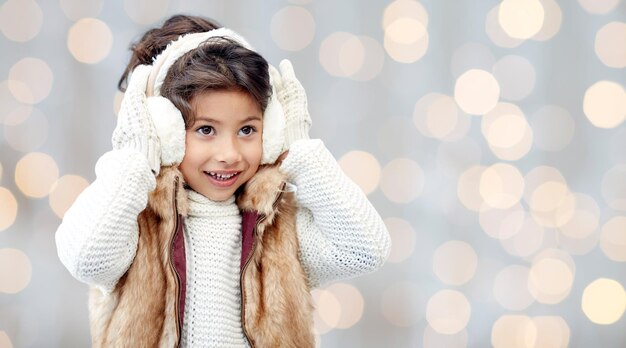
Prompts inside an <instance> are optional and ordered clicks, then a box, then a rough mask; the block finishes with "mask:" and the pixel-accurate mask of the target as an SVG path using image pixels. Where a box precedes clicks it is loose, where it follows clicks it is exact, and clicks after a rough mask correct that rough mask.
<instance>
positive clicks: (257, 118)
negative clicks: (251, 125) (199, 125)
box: [194, 116, 262, 124]
mask: <svg viewBox="0 0 626 348" xmlns="http://www.w3.org/2000/svg"><path fill="white" fill-rule="evenodd" d="M194 121H195V122H198V121H205V122H208V123H214V124H221V123H222V122H221V121H218V120H216V119H214V118H210V117H208V116H199V117H196V118H195V120H194ZM250 121H262V119H261V117H260V116H248V117H247V118H246V119H245V120H242V121H241V123H246V122H250ZM195 122H194V123H195Z"/></svg>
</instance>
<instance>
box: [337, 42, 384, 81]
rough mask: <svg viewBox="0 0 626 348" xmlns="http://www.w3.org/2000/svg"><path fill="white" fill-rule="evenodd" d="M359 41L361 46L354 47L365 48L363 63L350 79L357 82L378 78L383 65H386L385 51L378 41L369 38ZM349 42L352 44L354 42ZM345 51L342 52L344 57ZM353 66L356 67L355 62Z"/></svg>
mask: <svg viewBox="0 0 626 348" xmlns="http://www.w3.org/2000/svg"><path fill="white" fill-rule="evenodd" d="M358 40H359V41H360V45H353V46H355V47H362V48H363V62H362V63H361V64H360V68H359V69H358V70H357V71H356V72H355V73H354V74H352V75H350V78H351V79H354V80H356V81H368V80H371V79H373V78H374V77H376V76H378V75H379V74H380V72H381V71H382V70H383V65H384V64H385V50H384V49H383V47H382V46H381V45H380V43H379V42H378V41H377V40H375V39H373V38H371V37H369V36H359V37H358ZM348 42H352V40H349V41H348ZM344 51H346V49H345V48H344V49H342V51H341V55H342V57H343V55H344ZM348 51H349V50H348ZM342 61H343V60H342ZM352 64H353V65H354V66H356V64H355V62H352Z"/></svg>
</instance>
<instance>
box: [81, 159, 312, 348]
mask: <svg viewBox="0 0 626 348" xmlns="http://www.w3.org/2000/svg"><path fill="white" fill-rule="evenodd" d="M284 182H285V176H284V174H282V173H281V172H280V171H279V170H278V168H277V167H276V166H264V167H261V168H260V169H259V171H258V173H257V174H255V176H254V177H253V178H252V179H251V180H250V181H249V182H248V183H247V184H246V187H245V188H244V190H243V192H242V193H241V194H240V195H239V196H238V198H237V205H238V206H239V208H240V210H241V211H242V216H243V224H242V233H243V238H242V240H243V243H242V244H243V246H242V271H241V295H242V306H241V311H242V327H243V330H244V333H245V334H246V336H247V338H248V340H249V342H250V343H251V345H252V346H253V347H314V346H315V340H314V336H313V333H312V311H313V306H312V301H311V295H310V292H309V288H308V286H307V282H306V278H305V275H304V271H303V269H302V266H301V264H300V262H299V259H298V240H297V236H296V227H295V213H296V205H295V201H294V198H293V194H292V193H288V192H282V189H283V187H284ZM186 215H187V198H186V194H185V191H184V189H183V188H182V176H181V174H180V172H179V171H178V169H177V168H174V167H164V168H162V169H161V174H160V175H159V177H158V178H157V188H156V189H155V190H154V191H153V192H152V193H151V194H150V197H149V199H148V206H147V207H146V209H145V210H144V211H143V212H142V213H141V214H140V215H139V217H138V223H139V242H138V246H137V252H136V256H135V259H134V260H133V263H132V264H131V266H130V268H129V269H128V271H127V272H126V274H124V276H122V278H120V280H119V281H118V283H117V285H116V287H115V289H114V290H113V292H112V293H110V294H103V293H102V292H101V291H100V290H99V289H96V288H93V289H91V292H90V298H89V310H90V313H89V314H90V321H91V334H92V343H93V346H94V347H177V346H178V343H179V340H180V334H181V330H182V323H183V320H184V318H183V314H184V300H185V283H186V272H185V258H184V254H185V253H184V241H183V231H182V218H184V217H185V216H186ZM181 250H182V251H181Z"/></svg>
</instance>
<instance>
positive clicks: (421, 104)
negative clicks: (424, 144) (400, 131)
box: [413, 93, 446, 138]
mask: <svg viewBox="0 0 626 348" xmlns="http://www.w3.org/2000/svg"><path fill="white" fill-rule="evenodd" d="M445 96H446V95H445V94H441V93H427V94H425V95H423V96H422V97H421V98H420V99H418V100H417V102H416V103H415V107H414V108H413V123H414V124H415V128H417V130H418V131H419V132H420V133H422V134H423V135H425V136H427V137H429V138H433V137H434V136H433V134H432V133H431V132H430V130H429V129H428V123H427V122H428V112H429V109H430V106H431V105H432V104H433V103H434V101H435V100H437V99H439V98H443V97H445Z"/></svg>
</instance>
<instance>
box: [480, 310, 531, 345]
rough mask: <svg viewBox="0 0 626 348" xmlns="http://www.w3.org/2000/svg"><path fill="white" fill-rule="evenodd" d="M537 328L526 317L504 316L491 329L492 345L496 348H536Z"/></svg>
mask: <svg viewBox="0 0 626 348" xmlns="http://www.w3.org/2000/svg"><path fill="white" fill-rule="evenodd" d="M537 331H538V329H537V326H536V325H535V323H534V322H533V320H532V319H531V318H530V317H527V316H525V315H503V316H501V317H500V318H498V320H496V322H495V323H494V324H493V327H492V328H491V344H492V345H493V347H494V348H527V347H535V342H536V340H537Z"/></svg>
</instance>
